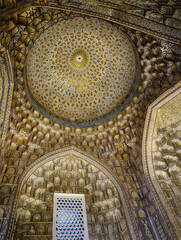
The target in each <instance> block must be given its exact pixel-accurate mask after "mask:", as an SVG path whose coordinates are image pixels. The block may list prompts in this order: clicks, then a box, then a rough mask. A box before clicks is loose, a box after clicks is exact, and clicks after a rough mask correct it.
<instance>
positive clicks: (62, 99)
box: [27, 17, 136, 121]
mask: <svg viewBox="0 0 181 240" xmlns="http://www.w3.org/2000/svg"><path fill="white" fill-rule="evenodd" d="M135 75H136V57H135V52H134V48H133V45H132V43H131V41H130V40H129V38H128V36H127V35H126V34H125V33H124V32H122V30H121V27H118V26H113V25H112V24H111V23H108V22H106V21H103V20H98V19H95V18H82V17H76V18H74V19H69V20H62V21H60V22H58V23H57V24H56V25H53V26H51V27H49V28H48V29H47V30H46V31H45V32H44V33H42V34H41V36H40V37H39V38H38V39H37V40H36V41H35V43H34V45H33V47H32V49H31V50H30V53H29V56H28V59H27V83H28V89H29V91H30V94H31V96H32V97H33V99H35V100H36V101H37V102H38V104H39V105H41V107H42V108H43V109H45V110H46V111H47V112H49V113H51V114H53V115H55V116H57V117H59V118H61V119H66V120H70V121H74V120H76V121H87V120H93V119H95V118H99V117H102V116H104V115H105V114H107V113H110V112H111V111H112V110H113V109H115V108H116V107H118V106H119V105H120V104H121V103H122V101H123V100H124V99H125V97H126V96H127V95H128V93H129V92H130V89H131V87H132V85H133V82H134V80H135Z"/></svg>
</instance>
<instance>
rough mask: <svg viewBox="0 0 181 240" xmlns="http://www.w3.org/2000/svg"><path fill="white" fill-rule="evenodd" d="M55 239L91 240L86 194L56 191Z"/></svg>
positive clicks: (54, 213) (54, 211)
mask: <svg viewBox="0 0 181 240" xmlns="http://www.w3.org/2000/svg"><path fill="white" fill-rule="evenodd" d="M53 240H89V237H88V228H87V216H86V208H85V196H84V194H64V193H54V210H53Z"/></svg>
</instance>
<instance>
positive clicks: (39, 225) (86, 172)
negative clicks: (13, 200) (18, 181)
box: [13, 154, 136, 240]
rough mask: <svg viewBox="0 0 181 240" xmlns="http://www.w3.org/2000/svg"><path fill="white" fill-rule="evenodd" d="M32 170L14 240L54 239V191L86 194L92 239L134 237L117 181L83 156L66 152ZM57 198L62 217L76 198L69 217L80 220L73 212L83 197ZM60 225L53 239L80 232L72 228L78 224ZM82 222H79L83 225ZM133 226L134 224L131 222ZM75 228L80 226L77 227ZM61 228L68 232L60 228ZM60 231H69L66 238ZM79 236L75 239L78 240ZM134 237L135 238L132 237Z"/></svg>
mask: <svg viewBox="0 0 181 240" xmlns="http://www.w3.org/2000/svg"><path fill="white" fill-rule="evenodd" d="M39 165H40V164H39ZM31 171H32V173H31V175H29V177H28V178H27V179H26V181H25V182H24V183H23V185H22V188H21V192H20V195H19V197H18V202H17V215H16V220H15V226H16V227H15V230H14V233H13V236H14V239H17V240H20V239H28V240H34V239H36V240H37V239H48V240H50V239H52V237H53V233H52V230H53V219H54V221H55V218H54V217H53V206H55V205H54V204H55V203H53V198H54V193H55V196H56V194H58V195H59V194H61V195H62V194H63V195H64V196H65V195H67V194H68V195H71V197H72V199H73V195H74V194H75V195H77V196H79V195H80V196H81V195H82V194H84V195H85V207H86V213H87V225H88V235H89V240H93V239H95V240H98V239H99V240H122V239H131V237H130V233H129V229H128V225H127V219H126V216H125V207H124V210H123V205H122V200H121V199H120V193H119V192H118V190H117V187H115V183H113V182H112V180H111V179H109V177H108V176H107V175H106V174H105V173H103V172H102V170H100V169H99V168H97V167H96V166H95V165H93V164H92V163H90V162H88V161H86V160H85V159H83V158H82V157H81V156H77V155H74V154H67V155H64V156H59V157H57V156H55V157H54V158H52V160H49V161H48V162H46V163H44V164H41V166H39V167H38V168H37V169H36V170H31ZM56 198H57V200H58V205H56V207H57V208H56V210H57V212H59V213H58V214H56V218H58V219H59V220H61V218H62V215H61V216H59V214H62V212H63V211H64V213H65V214H63V218H64V217H65V218H66V216H67V215H68V213H67V211H68V210H69V208H68V206H74V205H71V204H72V203H73V201H75V202H74V203H76V205H75V208H73V207H72V208H70V210H71V211H72V212H71V213H70V214H69V215H70V217H68V219H69V220H70V221H71V218H72V217H73V219H74V220H75V221H76V222H77V220H76V219H75V218H76V215H77V214H76V213H75V212H73V211H74V209H77V207H78V206H81V204H82V200H81V199H80V197H76V199H74V200H71V201H70V202H69V200H68V198H65V197H64V199H60V197H56ZM63 201H64V202H63ZM66 201H67V202H66ZM76 201H77V202H76ZM59 203H60V204H59ZM63 203H66V204H63ZM82 206H83V205H82ZM64 207H66V208H64ZM60 209H61V212H60ZM76 211H77V210H76ZM81 213H82V212H81ZM57 215H58V216H57ZM64 215H66V216H64ZM78 215H80V216H79V217H78V218H79V220H80V218H81V219H83V220H80V221H85V223H86V220H85V219H84V218H83V217H81V215H83V214H78ZM68 219H66V220H68ZM59 220H58V221H59ZM66 220H65V221H66ZM69 220H68V221H69ZM65 221H64V222H65ZM57 224H59V225H60V227H58V228H56V231H57V234H58V235H59V236H58V237H57V238H54V239H59V238H60V239H71V240H73V239H74V238H72V237H71V238H68V235H67V234H68V233H67V232H69V233H70V232H71V234H72V233H76V234H78V233H77V230H75V229H73V231H71V227H72V226H74V225H76V224H77V223H76V224H74V225H71V227H69V230H68V229H67V231H66V230H65V229H64V228H65V226H63V227H62V228H61V226H62V224H60V223H58V222H57ZM82 224H83V223H80V224H78V225H80V226H81V225H82ZM130 225H131V223H129V226H130ZM75 228H76V229H77V228H78V227H75ZM83 228H84V227H83ZM83 228H82V229H83ZM60 229H61V230H62V229H64V230H65V231H64V230H62V231H60ZM58 232H59V233H60V234H59V233H58ZM62 232H63V233H62ZM82 232H83V231H82ZM61 234H63V236H64V235H65V234H66V238H62V237H60V236H62V235H61ZM80 234H81V237H80V238H79V237H78V238H79V240H82V238H83V240H84V239H86V240H87V238H86V232H85V233H81V229H80ZM83 235H84V237H83ZM71 236H72V235H71ZM77 236H78V235H77ZM78 238H75V239H76V240H77V239H78ZM133 239H136V238H134V237H133Z"/></svg>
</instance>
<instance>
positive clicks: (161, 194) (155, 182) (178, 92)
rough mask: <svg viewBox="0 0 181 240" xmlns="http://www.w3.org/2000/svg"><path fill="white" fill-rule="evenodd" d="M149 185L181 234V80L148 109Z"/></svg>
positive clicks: (145, 149) (146, 160)
mask: <svg viewBox="0 0 181 240" xmlns="http://www.w3.org/2000/svg"><path fill="white" fill-rule="evenodd" d="M143 163H144V171H145V174H146V178H147V181H148V184H149V185H150V187H151V189H152V190H153V193H154V198H155V201H156V203H157V205H158V207H159V208H160V211H161V213H162V215H163V217H164V219H165V222H166V223H167V226H168V227H169V226H170V225H171V224H170V223H172V224H173V226H175V228H176V233H177V236H178V238H179V237H181V232H180V230H181V219H180V216H181V207H180V206H181V83H178V84H177V85H176V86H175V87H173V88H171V89H170V90H169V91H167V92H166V93H164V94H163V95H162V96H161V97H160V98H158V99H157V100H156V101H155V102H154V103H153V104H152V105H151V106H150V107H149V109H148V112H147V118H146V124H145V129H144V136H143Z"/></svg>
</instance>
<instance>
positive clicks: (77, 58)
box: [71, 50, 88, 70]
mask: <svg viewBox="0 0 181 240" xmlns="http://www.w3.org/2000/svg"><path fill="white" fill-rule="evenodd" d="M87 62H88V55H87V54H86V53H85V52H84V51H83V50H78V51H76V52H75V53H74V54H73V55H72V57H71V65H72V67H73V68H75V69H77V70H81V68H82V67H84V66H85V65H86V63H87Z"/></svg>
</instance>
